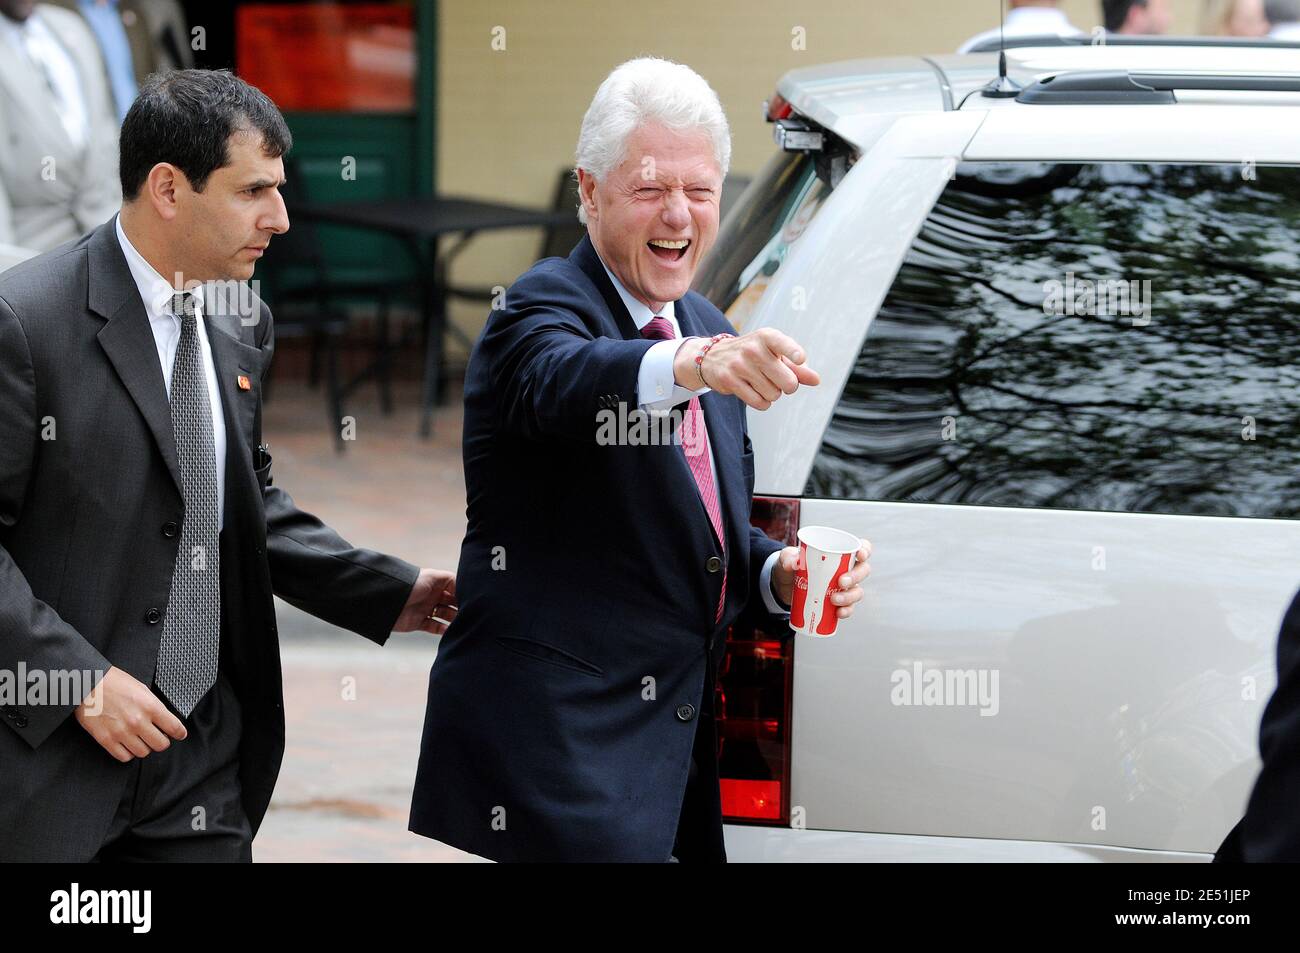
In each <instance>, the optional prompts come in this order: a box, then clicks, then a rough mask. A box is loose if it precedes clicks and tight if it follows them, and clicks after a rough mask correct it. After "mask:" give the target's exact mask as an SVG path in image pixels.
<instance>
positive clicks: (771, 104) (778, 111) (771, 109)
mask: <svg viewBox="0 0 1300 953" xmlns="http://www.w3.org/2000/svg"><path fill="white" fill-rule="evenodd" d="M793 112H794V107H793V106H791V105H790V104H789V103H788V102H786V101H785V97H784V96H782V95H781V94H780V93H773V94H772V98H771V99H769V100H768V101H767V111H766V114H765V115H764V117H763V118H764V119H766V120H767V121H768V122H776V121H777V120H778V119H789V118H790V116H791V114H792V113H793Z"/></svg>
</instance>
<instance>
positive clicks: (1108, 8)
mask: <svg viewBox="0 0 1300 953" xmlns="http://www.w3.org/2000/svg"><path fill="white" fill-rule="evenodd" d="M1101 18H1102V22H1103V23H1104V24H1105V25H1106V32H1107V33H1115V34H1118V35H1120V36H1163V35H1164V34H1166V33H1168V32H1169V25H1170V23H1171V22H1172V21H1173V11H1171V10H1170V9H1169V0H1101Z"/></svg>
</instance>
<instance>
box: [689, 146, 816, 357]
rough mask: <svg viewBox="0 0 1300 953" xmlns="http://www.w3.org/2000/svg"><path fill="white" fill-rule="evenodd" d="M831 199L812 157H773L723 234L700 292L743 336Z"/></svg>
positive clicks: (796, 154)
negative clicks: (795, 247)
mask: <svg viewBox="0 0 1300 953" xmlns="http://www.w3.org/2000/svg"><path fill="white" fill-rule="evenodd" d="M829 194H830V185H829V183H828V181H827V179H826V178H825V176H824V174H823V175H821V176H819V175H818V164H817V162H816V160H815V157H814V156H813V155H812V154H811V153H806V152H778V153H776V154H775V155H773V156H772V158H771V159H769V160H768V162H767V164H766V165H765V166H764V167H763V169H762V170H761V171H760V172H759V174H758V175H757V176H756V177H755V180H754V183H753V184H752V185H751V186H750V188H749V189H747V190H746V192H745V194H744V196H742V198H741V199H740V201H739V202H738V203H737V204H736V208H735V210H734V211H733V212H732V213H731V214H730V215H729V216H728V218H727V221H726V223H725V224H724V225H723V227H722V229H721V230H720V231H719V233H718V241H717V243H716V244H715V245H714V247H713V249H712V250H711V251H710V252H709V255H708V258H707V259H706V260H705V261H704V263H703V264H702V265H701V267H700V272H699V274H698V275H697V276H696V280H695V290H696V291H698V292H700V293H701V294H702V295H704V296H705V297H706V298H708V299H709V300H710V301H712V302H713V303H714V305H716V306H717V307H718V309H719V310H720V311H722V312H723V313H724V314H726V315H727V317H728V318H729V319H730V320H731V323H732V324H733V325H735V326H736V328H737V330H739V331H741V332H743V331H744V330H745V328H746V325H747V324H748V323H749V318H750V315H751V314H753V312H754V308H755V306H756V305H757V304H758V301H759V299H761V298H762V296H763V292H764V291H765V290H766V289H767V286H768V284H769V283H770V282H771V280H772V276H773V275H775V274H776V272H777V271H778V270H779V269H780V267H781V264H782V263H783V262H784V261H785V258H786V255H787V253H788V252H789V250H790V247H791V246H792V245H793V244H794V243H795V242H796V241H797V240H798V239H799V236H801V235H802V234H803V232H804V229H805V228H807V227H808V223H809V222H811V221H812V219H813V216H814V215H816V213H817V211H818V210H819V209H820V208H821V206H822V202H823V200H824V199H825V198H826V196H827V195H829Z"/></svg>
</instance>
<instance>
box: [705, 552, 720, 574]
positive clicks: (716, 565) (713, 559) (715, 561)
mask: <svg viewBox="0 0 1300 953" xmlns="http://www.w3.org/2000/svg"><path fill="white" fill-rule="evenodd" d="M704 568H705V569H707V570H708V571H709V572H717V571H718V570H719V569H721V568H722V560H721V559H719V558H718V557H717V556H710V557H709V560H708V562H706V563H705V564H704Z"/></svg>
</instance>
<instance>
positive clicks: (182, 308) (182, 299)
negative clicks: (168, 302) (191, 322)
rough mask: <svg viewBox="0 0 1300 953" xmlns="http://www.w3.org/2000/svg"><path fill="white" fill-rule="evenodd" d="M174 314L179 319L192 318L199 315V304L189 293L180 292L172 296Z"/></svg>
mask: <svg viewBox="0 0 1300 953" xmlns="http://www.w3.org/2000/svg"><path fill="white" fill-rule="evenodd" d="M172 314H174V315H176V317H178V318H182V319H183V318H192V317H194V316H195V315H196V314H198V302H197V301H195V300H194V295H193V294H192V293H191V292H188V291H178V292H176V293H175V294H174V295H172Z"/></svg>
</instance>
